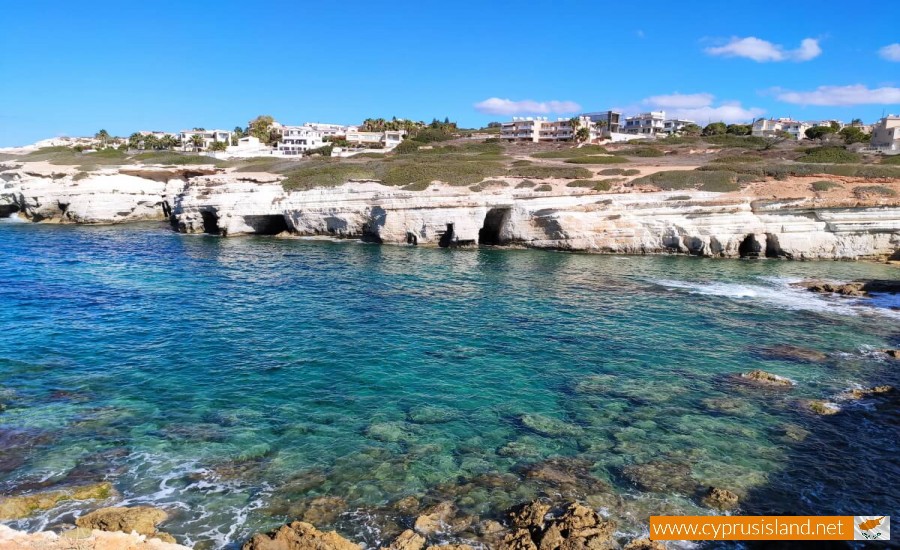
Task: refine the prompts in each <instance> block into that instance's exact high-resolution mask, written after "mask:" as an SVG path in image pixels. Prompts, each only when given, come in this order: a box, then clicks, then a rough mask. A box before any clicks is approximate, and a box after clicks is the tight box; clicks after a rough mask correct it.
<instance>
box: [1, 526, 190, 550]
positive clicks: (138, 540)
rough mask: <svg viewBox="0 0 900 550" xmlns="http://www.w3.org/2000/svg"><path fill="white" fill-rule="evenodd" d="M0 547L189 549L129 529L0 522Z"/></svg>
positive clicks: (43, 549) (44, 549)
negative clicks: (57, 529) (32, 529)
mask: <svg viewBox="0 0 900 550" xmlns="http://www.w3.org/2000/svg"><path fill="white" fill-rule="evenodd" d="M0 548H2V549H3V550H18V549H22V550H26V549H28V550H34V549H40V550H72V549H77V548H89V549H91V550H190V549H189V548H188V547H187V546H181V545H179V544H173V543H170V542H165V541H162V540H159V539H154V538H147V537H145V536H143V535H135V534H131V533H108V532H104V531H90V530H87V529H75V530H73V531H66V532H64V533H63V534H61V535H57V534H56V533H53V532H50V531H43V532H40V533H23V532H21V531H15V530H13V529H10V528H9V527H7V526H5V525H0Z"/></svg>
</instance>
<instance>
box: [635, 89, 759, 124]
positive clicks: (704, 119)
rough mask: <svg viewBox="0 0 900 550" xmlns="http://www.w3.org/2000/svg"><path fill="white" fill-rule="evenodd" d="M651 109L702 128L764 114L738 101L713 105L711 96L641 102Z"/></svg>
mask: <svg viewBox="0 0 900 550" xmlns="http://www.w3.org/2000/svg"><path fill="white" fill-rule="evenodd" d="M641 103H642V104H643V105H647V106H650V107H652V108H658V109H665V111H666V117H668V118H680V119H687V120H693V121H695V122H696V123H697V124H699V125H701V126H704V125H706V124H707V123H708V122H718V121H720V120H721V121H723V122H728V123H732V122H746V121H750V120H752V119H754V118H757V117H759V116H761V115H762V114H763V113H765V110H764V109H760V108H759V107H749V108H747V107H743V106H741V103H740V102H739V101H723V102H720V103H719V104H718V105H714V103H715V96H714V95H713V94H707V93H699V94H670V95H656V96H652V97H648V98H646V99H644V100H643V101H641Z"/></svg>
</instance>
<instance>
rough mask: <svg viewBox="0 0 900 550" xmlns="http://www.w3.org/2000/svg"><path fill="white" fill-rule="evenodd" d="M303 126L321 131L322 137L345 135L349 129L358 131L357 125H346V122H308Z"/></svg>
mask: <svg viewBox="0 0 900 550" xmlns="http://www.w3.org/2000/svg"><path fill="white" fill-rule="evenodd" d="M303 126H305V127H307V128H309V129H311V130H313V131H315V132H320V133H321V134H322V137H337V136H345V135H347V132H348V131H356V130H357V129H358V128H357V127H356V126H346V125H344V124H327V123H325V122H306V123H304V124H303Z"/></svg>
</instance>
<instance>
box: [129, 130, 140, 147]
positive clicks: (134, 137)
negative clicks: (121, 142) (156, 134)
mask: <svg viewBox="0 0 900 550" xmlns="http://www.w3.org/2000/svg"><path fill="white" fill-rule="evenodd" d="M142 141H144V136H142V135H141V133H140V132H135V133H133V134H131V135H130V136H128V147H129V148H130V149H140V148H141V142H142Z"/></svg>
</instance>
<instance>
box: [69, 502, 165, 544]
mask: <svg viewBox="0 0 900 550" xmlns="http://www.w3.org/2000/svg"><path fill="white" fill-rule="evenodd" d="M168 517H169V515H168V514H167V513H165V512H164V511H162V510H159V509H157V508H153V507H151V506H134V507H131V508H128V507H123V506H112V507H109V508H100V509H99V510H95V511H93V512H91V513H89V514H87V515H84V516H81V517H80V518H78V519H76V520H75V525H77V526H78V527H84V528H85V529H97V530H100V531H121V532H123V533H131V532H132V531H134V532H136V533H138V534H139V535H147V536H150V537H153V536H156V534H157V531H156V526H157V525H159V524H160V523H162V522H164V521H165V520H166V518H168Z"/></svg>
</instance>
